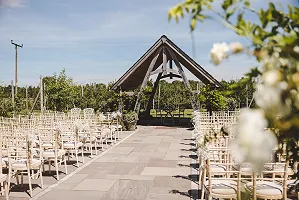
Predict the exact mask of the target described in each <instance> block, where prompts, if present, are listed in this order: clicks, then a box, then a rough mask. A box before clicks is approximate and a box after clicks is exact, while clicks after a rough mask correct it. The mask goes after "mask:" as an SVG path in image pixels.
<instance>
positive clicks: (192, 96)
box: [167, 47, 198, 110]
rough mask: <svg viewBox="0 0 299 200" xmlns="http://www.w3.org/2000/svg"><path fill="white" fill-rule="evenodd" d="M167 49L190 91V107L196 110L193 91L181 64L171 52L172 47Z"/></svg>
mask: <svg viewBox="0 0 299 200" xmlns="http://www.w3.org/2000/svg"><path fill="white" fill-rule="evenodd" d="M167 50H168V52H169V54H170V56H171V57H172V59H173V61H174V63H175V65H176V66H177V68H178V70H179V74H180V75H181V77H182V79H183V81H184V83H185V85H186V87H187V88H188V89H189V91H190V95H191V105H192V108H193V110H197V109H198V108H197V105H196V103H195V99H194V95H193V92H192V88H191V86H190V83H189V81H188V79H187V77H186V75H185V73H184V70H183V68H182V66H181V64H180V62H179V60H178V59H177V57H176V55H175V54H174V53H173V51H172V49H170V48H169V47H167Z"/></svg>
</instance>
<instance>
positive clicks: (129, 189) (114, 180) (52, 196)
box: [18, 127, 194, 200]
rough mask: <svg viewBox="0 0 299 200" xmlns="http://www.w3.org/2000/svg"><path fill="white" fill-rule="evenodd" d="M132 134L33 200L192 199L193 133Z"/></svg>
mask: <svg viewBox="0 0 299 200" xmlns="http://www.w3.org/2000/svg"><path fill="white" fill-rule="evenodd" d="M129 134H131V133H128V132H126V133H124V135H123V137H126V136H128V137H127V138H125V139H124V140H123V141H121V142H119V144H117V145H115V146H114V147H112V148H111V149H110V150H108V151H107V152H104V153H103V155H102V156H99V157H97V158H94V159H93V160H91V161H90V162H89V163H87V164H86V165H85V166H83V167H82V168H78V169H77V170H76V171H75V172H73V174H71V175H70V176H67V177H65V178H63V179H62V180H61V181H60V182H58V184H57V183H56V180H53V181H52V183H51V184H54V185H52V186H49V187H48V188H46V189H44V191H41V192H39V194H37V195H36V196H35V197H34V199H37V198H38V199H41V200H56V199H57V200H58V199H64V200H67V199H72V200H76V199H78V200H79V199H80V200H82V199H86V200H87V199H88V200H92V199H102V200H154V199H155V200H160V199H161V200H166V199H171V200H183V199H190V191H191V185H192V184H194V183H192V181H191V180H190V179H191V175H190V174H192V170H190V169H191V168H190V165H191V166H192V164H191V160H192V156H190V155H191V153H192V146H191V144H192V141H191V140H190V138H191V131H189V130H186V129H183V128H170V127H138V131H137V132H135V133H133V134H131V135H129ZM46 182H47V181H46ZM35 193H36V192H35ZM18 199H19V198H18Z"/></svg>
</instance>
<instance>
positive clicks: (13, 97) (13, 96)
mask: <svg viewBox="0 0 299 200" xmlns="http://www.w3.org/2000/svg"><path fill="white" fill-rule="evenodd" d="M11 103H12V108H13V111H15V91H14V85H13V80H12V81H11Z"/></svg>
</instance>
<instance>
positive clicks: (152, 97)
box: [146, 73, 162, 115]
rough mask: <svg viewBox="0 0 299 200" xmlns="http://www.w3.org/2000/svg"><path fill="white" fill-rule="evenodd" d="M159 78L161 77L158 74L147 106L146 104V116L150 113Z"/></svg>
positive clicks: (160, 74)
mask: <svg viewBox="0 0 299 200" xmlns="http://www.w3.org/2000/svg"><path fill="white" fill-rule="evenodd" d="M161 76H162V73H159V74H158V76H157V79H156V81H155V83H154V87H153V91H152V93H151V96H150V98H149V100H148V104H147V108H146V114H148V115H149V114H150V113H151V107H152V102H153V99H154V97H155V94H156V91H157V87H158V86H159V81H160V79H161ZM159 93H160V87H159Z"/></svg>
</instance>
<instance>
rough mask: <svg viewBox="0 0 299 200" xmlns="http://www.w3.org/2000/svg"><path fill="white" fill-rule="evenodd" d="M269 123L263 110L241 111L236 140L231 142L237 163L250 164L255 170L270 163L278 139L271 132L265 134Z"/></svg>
mask: <svg viewBox="0 0 299 200" xmlns="http://www.w3.org/2000/svg"><path fill="white" fill-rule="evenodd" d="M266 127H267V121H266V119H265V118H264V113H263V111H262V110H253V109H243V110H241V113H240V116H239V119H238V125H237V136H236V139H235V140H233V141H231V144H230V148H231V150H232V153H233V155H234V158H235V160H236V162H239V163H244V162H250V163H251V164H252V166H253V167H254V168H255V169H260V167H261V164H263V163H264V162H266V161H269V160H270V158H271V153H272V149H273V148H274V147H275V146H276V145H277V139H276V137H275V136H274V134H273V133H272V132H270V131H267V132H265V131H264V129H265V128H266Z"/></svg>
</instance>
